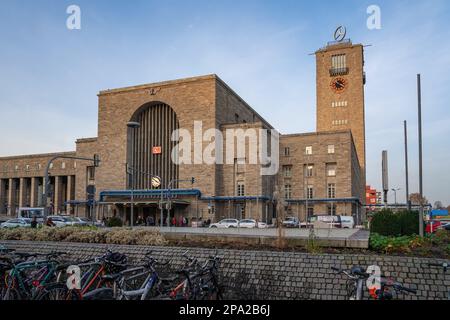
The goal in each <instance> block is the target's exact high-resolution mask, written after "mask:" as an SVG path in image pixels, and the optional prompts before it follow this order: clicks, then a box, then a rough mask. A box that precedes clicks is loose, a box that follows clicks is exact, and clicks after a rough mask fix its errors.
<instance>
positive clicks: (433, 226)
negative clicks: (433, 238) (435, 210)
mask: <svg viewBox="0 0 450 320" xmlns="http://www.w3.org/2000/svg"><path fill="white" fill-rule="evenodd" d="M438 229H442V222H441V221H439V220H431V221H429V222H428V223H427V224H426V226H425V232H426V233H435V232H436V231H437V230H438Z"/></svg>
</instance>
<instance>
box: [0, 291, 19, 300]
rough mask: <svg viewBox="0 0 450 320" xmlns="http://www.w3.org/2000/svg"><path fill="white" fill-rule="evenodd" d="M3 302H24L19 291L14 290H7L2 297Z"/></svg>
mask: <svg viewBox="0 0 450 320" xmlns="http://www.w3.org/2000/svg"><path fill="white" fill-rule="evenodd" d="M2 299H3V300H5V301H6V300H22V299H21V297H20V294H19V291H18V290H17V289H14V288H7V289H6V290H5V293H4V295H3V297H2Z"/></svg>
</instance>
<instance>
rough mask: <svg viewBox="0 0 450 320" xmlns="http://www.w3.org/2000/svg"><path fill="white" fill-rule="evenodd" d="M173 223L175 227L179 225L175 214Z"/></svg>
mask: <svg viewBox="0 0 450 320" xmlns="http://www.w3.org/2000/svg"><path fill="white" fill-rule="evenodd" d="M172 225H173V226H174V227H176V226H177V218H175V216H173V218H172Z"/></svg>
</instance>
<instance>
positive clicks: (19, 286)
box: [2, 252, 65, 300]
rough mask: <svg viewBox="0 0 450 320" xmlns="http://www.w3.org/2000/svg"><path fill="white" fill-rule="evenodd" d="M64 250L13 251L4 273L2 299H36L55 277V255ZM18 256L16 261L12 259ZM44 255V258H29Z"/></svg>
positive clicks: (61, 253)
mask: <svg viewBox="0 0 450 320" xmlns="http://www.w3.org/2000/svg"><path fill="white" fill-rule="evenodd" d="M63 254H65V253H64V252H51V253H49V254H37V253H34V254H27V253H13V257H12V258H9V261H8V259H5V258H4V257H3V258H2V259H3V261H8V263H9V265H8V268H9V271H7V272H6V273H5V287H6V289H5V290H4V294H3V297H2V298H3V300H22V299H25V300H38V299H39V296H40V295H41V293H42V291H43V290H44V289H45V288H46V287H47V286H48V285H50V284H51V283H53V282H54V280H55V279H56V271H57V268H58V265H59V262H58V261H57V260H56V258H57V257H59V256H61V255H63ZM14 256H15V257H18V261H19V262H18V261H17V260H14ZM38 256H45V257H46V259H44V260H29V259H30V258H37V257H38Z"/></svg>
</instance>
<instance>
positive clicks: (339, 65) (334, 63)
mask: <svg viewBox="0 0 450 320" xmlns="http://www.w3.org/2000/svg"><path fill="white" fill-rule="evenodd" d="M331 68H332V69H334V70H339V69H345V68H347V58H346V56H345V54H336V55H333V56H331Z"/></svg>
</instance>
